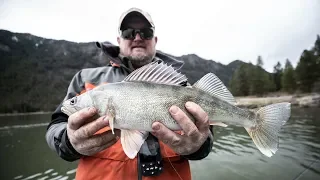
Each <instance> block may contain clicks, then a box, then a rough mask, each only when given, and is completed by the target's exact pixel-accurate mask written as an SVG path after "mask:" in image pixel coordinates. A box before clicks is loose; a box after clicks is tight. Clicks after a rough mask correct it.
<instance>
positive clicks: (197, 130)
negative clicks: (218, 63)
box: [46, 8, 214, 180]
mask: <svg viewBox="0 0 320 180" xmlns="http://www.w3.org/2000/svg"><path fill="white" fill-rule="evenodd" d="M118 31H119V34H120V35H119V37H118V38H117V41H118V44H119V46H114V45H112V44H108V43H97V46H98V47H99V48H101V49H102V51H103V52H104V55H106V56H107V57H108V59H109V60H110V64H109V65H108V66H105V67H98V68H90V69H83V70H80V71H79V72H78V73H77V74H76V75H75V76H74V77H73V79H72V81H71V83H70V85H69V87H68V91H67V94H66V96H65V98H64V100H63V101H62V102H65V101H67V100H69V99H72V98H73V97H80V95H81V94H84V93H89V92H90V91H91V90H93V89H96V88H99V87H100V86H101V85H102V84H107V85H111V84H113V83H117V82H121V81H123V80H124V79H126V78H128V75H130V73H132V72H133V71H134V70H136V69H138V68H141V67H143V66H144V65H147V64H151V63H156V62H163V63H165V64H167V65H170V67H171V68H172V69H174V70H171V71H170V69H169V68H167V69H166V68H165V69H164V71H166V72H168V75H174V76H175V77H173V79H179V78H180V79H179V80H177V81H176V82H172V80H171V81H169V80H168V82H169V84H170V83H172V84H174V85H178V86H186V85H187V80H186V78H184V77H183V76H182V75H181V76H179V75H177V74H175V72H174V71H175V70H177V69H179V68H181V67H182V65H183V63H182V62H180V61H177V60H175V59H174V58H172V57H171V56H168V55H166V54H163V53H161V52H158V51H156V44H157V37H156V36H155V26H154V23H153V21H152V19H151V17H150V15H149V14H148V13H146V12H144V11H142V10H141V9H137V8H131V9H129V10H128V11H126V12H124V13H123V14H122V16H121V17H120V21H119V29H118ZM156 68H158V66H154V69H156ZM160 68H161V67H159V69H160ZM146 70H147V71H149V70H150V69H146ZM169 71H170V73H169ZM150 72H151V71H150ZM157 72H159V73H160V71H157ZM155 76H156V74H155ZM178 77H179V78H178ZM131 80H136V79H134V78H133V77H131ZM162 80H163V79H162ZM128 91H130V90H128ZM136 93H138V92H136ZM141 93H143V92H141ZM146 96H147V95H146ZM156 100H157V99H155V101H156ZM76 101H77V99H76V98H75V99H72V100H71V101H68V103H70V104H71V105H72V104H76V103H77V102H76ZM88 101H91V100H89V99H88ZM159 101H161V100H160V99H159ZM106 102H108V104H106V106H105V109H106V111H107V112H105V114H104V115H102V114H103V113H102V112H101V110H100V109H99V108H97V106H99V104H96V105H97V106H95V107H93V106H91V107H89V108H83V109H75V110H76V112H70V111H69V110H68V109H67V108H65V107H64V106H62V104H63V103H61V104H60V105H59V107H58V108H57V109H56V111H55V112H54V113H53V115H52V120H51V122H50V124H49V125H48V128H47V133H46V140H47V143H48V145H49V147H50V148H51V149H52V150H54V151H56V152H57V153H58V155H59V156H60V157H61V158H62V159H64V160H67V161H75V160H79V165H78V168H77V173H76V179H146V178H149V179H184V180H188V179H191V172H190V166H189V162H188V161H189V160H200V159H203V158H205V157H206V156H207V155H208V154H209V153H210V151H211V148H212V143H213V137H212V132H211V131H210V126H209V119H208V114H207V113H208V112H205V111H204V110H203V108H202V107H200V106H199V105H198V104H197V103H194V102H192V101H186V102H185V103H184V107H178V106H176V105H170V106H168V108H167V111H168V113H170V116H171V117H172V118H173V119H174V120H175V123H176V125H178V126H179V127H180V128H181V129H176V130H174V129H173V128H170V127H167V126H166V125H165V124H164V123H162V122H164V121H165V119H158V120H159V122H152V125H150V128H152V129H150V131H148V132H150V133H147V132H146V131H139V130H122V129H121V130H119V129H117V128H116V125H117V122H116V119H117V118H116V117H117V116H118V114H117V113H116V112H118V110H117V109H116V108H115V107H113V101H112V99H110V98H109V99H107V100H106ZM101 104H104V102H102V100H101ZM126 111H127V113H128V114H129V115H130V112H132V114H134V113H137V112H136V111H139V107H135V106H129V107H127V109H126ZM145 111H152V109H148V108H147V107H145ZM210 113H212V112H210ZM213 113H214V112H213ZM163 117H165V116H163ZM127 119H130V117H128V118H127ZM133 126H134V125H133ZM142 126H143V125H142ZM178 126H177V127H178ZM172 127H176V126H172ZM138 128H139V127H138V126H137V128H136V129H138ZM120 131H121V132H120Z"/></svg>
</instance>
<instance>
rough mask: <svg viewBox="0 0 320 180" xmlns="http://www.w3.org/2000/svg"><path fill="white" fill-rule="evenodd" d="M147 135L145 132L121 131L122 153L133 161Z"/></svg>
mask: <svg viewBox="0 0 320 180" xmlns="http://www.w3.org/2000/svg"><path fill="white" fill-rule="evenodd" d="M148 135H149V133H148V132H146V131H138V130H124V129H121V136H120V137H121V144H122V148H123V151H124V153H125V154H126V155H127V156H128V157H129V158H130V159H134V158H135V157H136V155H137V153H138V152H139V150H140V148H141V146H142V144H143V143H144V141H145V140H146V139H147V137H148Z"/></svg>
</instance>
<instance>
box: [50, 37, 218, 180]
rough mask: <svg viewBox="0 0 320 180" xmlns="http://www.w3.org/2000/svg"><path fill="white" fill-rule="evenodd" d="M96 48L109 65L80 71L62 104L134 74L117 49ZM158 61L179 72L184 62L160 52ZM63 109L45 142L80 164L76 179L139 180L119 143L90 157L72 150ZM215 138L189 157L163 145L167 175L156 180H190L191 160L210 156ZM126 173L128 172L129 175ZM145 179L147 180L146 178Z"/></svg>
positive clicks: (104, 45)
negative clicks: (166, 179) (161, 179)
mask: <svg viewBox="0 0 320 180" xmlns="http://www.w3.org/2000/svg"><path fill="white" fill-rule="evenodd" d="M96 45H97V47H98V48H100V49H101V50H102V51H103V53H104V55H106V56H107V58H108V59H109V60H110V61H109V64H107V65H106V66H104V67H97V68H87V69H82V70H80V71H78V72H77V73H76V74H75V75H74V77H73V78H72V80H71V82H70V84H69V87H68V90H67V93H66V96H65V97H64V99H63V101H64V100H66V99H69V98H71V97H74V96H77V95H79V94H81V93H83V92H86V91H88V90H90V89H92V88H94V87H96V86H98V85H100V84H103V83H114V82H119V81H122V80H123V79H124V78H125V77H126V76H127V75H128V74H129V73H130V72H132V71H133V70H134V69H133V68H132V64H131V62H130V61H129V60H128V59H127V58H125V57H121V56H119V47H118V46H114V45H112V44H110V43H98V42H97V43H96ZM155 60H160V61H164V62H165V63H167V64H169V65H170V64H171V65H172V67H173V68H175V69H177V70H179V69H180V68H181V67H182V66H183V62H181V61H178V60H176V59H174V58H173V57H171V56H170V55H167V54H164V53H162V52H160V51H157V53H156V56H155ZM63 101H61V102H63ZM60 108H61V103H60V104H59V106H58V107H57V108H56V110H55V111H54V112H53V114H52V116H51V122H50V123H49V125H48V126H47V132H46V141H47V143H48V146H49V147H50V149H52V150H53V151H55V152H56V153H57V154H58V156H59V157H61V158H62V159H64V160H66V161H75V160H79V165H78V168H77V173H76V179H131V178H132V179H137V171H138V170H137V168H133V167H137V165H135V164H137V158H135V159H133V160H131V159H129V158H128V157H126V155H125V154H124V152H123V150H122V146H121V143H120V141H118V142H116V143H115V144H114V145H112V146H111V147H109V148H107V149H105V150H103V151H101V152H99V153H97V154H95V155H93V156H90V157H88V156H83V155H81V154H79V153H78V152H77V151H76V150H75V149H74V148H73V147H72V145H71V143H70V141H69V139H68V136H67V133H66V125H67V122H68V116H67V115H66V114H64V113H62V112H61V110H60ZM107 130H110V129H109V128H108V127H106V128H105V129H103V130H101V131H99V132H97V133H101V132H103V131H107ZM210 130H211V129H210ZM212 135H213V133H212ZM212 135H210V136H209V137H208V139H207V140H206V141H205V143H204V144H203V145H202V147H201V148H200V149H199V150H198V151H197V152H195V153H193V154H191V155H187V156H180V155H178V154H176V153H175V152H173V151H172V150H171V149H170V148H169V147H167V146H166V145H165V144H163V143H162V142H160V146H161V155H162V157H163V161H164V171H163V173H162V174H161V175H160V176H159V177H157V179H160V178H163V177H168V176H171V177H170V178H169V179H174V178H177V179H180V178H179V175H178V174H180V176H184V177H182V179H191V173H190V167H189V162H188V160H200V159H203V158H205V157H206V156H207V155H208V154H209V153H210V152H211V148H212V144H213V136H212ZM172 166H173V167H175V168H173V167H172ZM124 172H126V175H125V173H124ZM144 179H148V178H145V177H144Z"/></svg>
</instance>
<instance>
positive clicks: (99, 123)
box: [74, 116, 109, 139]
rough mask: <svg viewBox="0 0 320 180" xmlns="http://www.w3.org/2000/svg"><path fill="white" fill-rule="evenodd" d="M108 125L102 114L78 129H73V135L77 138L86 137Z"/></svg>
mask: <svg viewBox="0 0 320 180" xmlns="http://www.w3.org/2000/svg"><path fill="white" fill-rule="evenodd" d="M108 125H109V121H108V119H107V118H106V117H105V116H103V117H100V118H98V119H96V120H94V121H92V122H90V123H88V124H86V125H83V126H82V127H80V128H79V129H77V130H76V131H74V136H75V137H76V138H78V139H86V138H89V137H91V136H93V135H94V134H95V133H96V132H97V131H99V130H100V129H102V128H104V127H106V126H108Z"/></svg>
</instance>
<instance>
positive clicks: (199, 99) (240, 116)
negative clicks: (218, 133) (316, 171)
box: [61, 62, 291, 159]
mask: <svg viewBox="0 0 320 180" xmlns="http://www.w3.org/2000/svg"><path fill="white" fill-rule="evenodd" d="M186 81H187V78H186V77H185V76H184V75H182V74H181V73H178V72H177V71H175V70H174V69H173V68H172V67H171V66H168V65H166V64H163V63H158V62H153V63H150V64H148V65H145V66H143V67H141V68H139V69H137V70H135V71H133V72H132V73H131V74H129V75H128V76H127V77H126V78H125V79H124V80H123V81H121V82H117V83H110V84H103V85H100V86H97V87H96V88H94V89H92V90H90V91H87V92H85V93H83V94H81V95H79V96H75V97H73V98H70V99H68V100H66V101H64V102H63V104H62V108H61V110H62V111H63V112H64V113H65V114H67V115H69V116H70V115H71V114H73V113H75V112H77V111H79V110H80V109H83V108H86V107H92V106H93V107H95V108H97V109H98V110H99V112H98V114H99V115H100V116H106V117H107V118H108V119H109V126H110V128H111V129H112V132H113V130H114V128H116V129H120V130H121V135H120V139H121V144H122V147H123V150H124V152H125V153H126V155H127V156H128V157H129V158H131V159H133V158H134V157H135V156H136V154H137V153H138V151H139V149H140V148H141V146H142V144H143V143H144V141H145V139H146V138H147V136H148V134H149V133H148V132H150V131H152V123H154V122H155V121H159V122H161V123H163V124H164V125H165V126H166V127H168V128H169V129H171V130H174V131H179V130H182V129H181V127H180V126H179V125H178V124H177V122H176V121H175V120H174V119H173V118H172V117H171V115H170V113H169V111H168V109H169V108H170V107H171V106H172V105H176V106H178V107H180V108H181V109H182V110H183V111H184V112H185V113H186V114H187V115H188V116H189V117H190V118H191V119H192V120H193V122H194V121H195V119H194V118H193V117H192V116H191V115H190V114H189V113H188V111H187V110H186V108H185V107H184V105H185V103H186V102H187V101H192V102H195V103H197V104H199V105H200V106H201V107H202V108H203V109H204V111H206V112H207V113H208V116H209V120H210V124H215V125H235V126H242V127H244V128H245V129H246V130H247V132H248V133H249V135H250V136H251V138H252V140H253V142H254V143H255V145H256V146H257V148H258V149H259V150H260V151H261V152H262V153H263V154H264V155H266V156H268V157H271V156H272V155H273V154H275V153H276V151H277V149H278V143H279V140H278V139H279V138H278V134H279V131H280V129H281V127H282V126H283V125H284V124H285V123H286V121H287V120H288V119H289V117H290V114H291V108H290V103H277V104H272V105H268V106H265V107H262V108H260V109H259V110H257V111H251V110H247V109H241V108H239V107H237V106H236V105H235V104H236V101H235V99H234V97H233V96H232V94H231V93H230V92H229V91H228V89H227V88H226V87H225V85H224V84H223V83H222V81H221V80H220V79H219V78H218V77H217V76H216V75H214V74H213V73H208V74H206V75H205V76H203V77H202V78H201V79H200V80H198V81H197V82H196V83H195V84H194V85H192V86H181V85H180V84H181V83H182V82H186Z"/></svg>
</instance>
